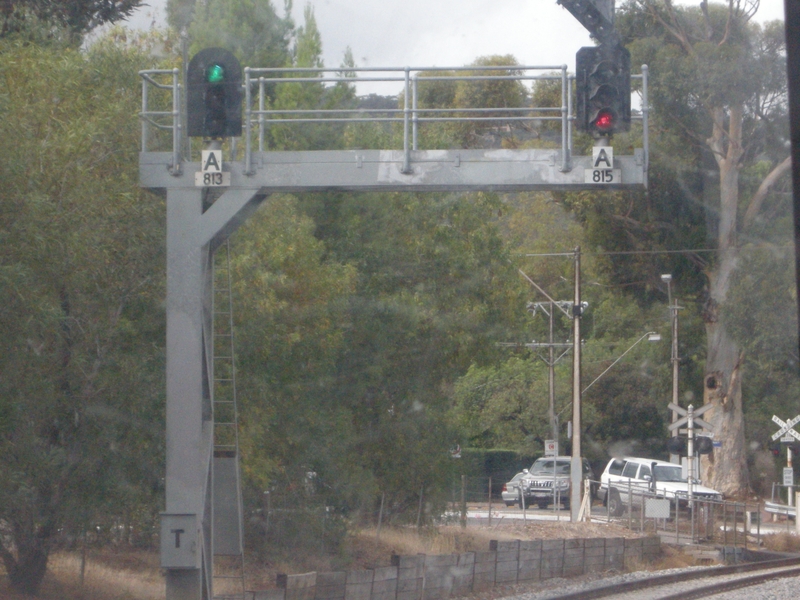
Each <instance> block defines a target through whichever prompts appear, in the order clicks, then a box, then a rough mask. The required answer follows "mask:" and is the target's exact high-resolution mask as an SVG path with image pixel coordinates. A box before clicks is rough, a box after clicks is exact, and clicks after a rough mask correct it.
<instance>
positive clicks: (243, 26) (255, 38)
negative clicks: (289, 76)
mask: <svg viewBox="0 0 800 600" xmlns="http://www.w3.org/2000/svg"><path fill="white" fill-rule="evenodd" d="M176 10H177V8H176ZM180 14H181V15H183V16H180V17H177V16H176V19H178V20H179V19H185V18H186V16H185V13H184V12H181V13H180ZM293 30H294V24H293V23H292V21H291V19H290V17H289V15H288V13H287V15H286V16H285V17H284V18H280V17H278V15H277V14H276V12H275V8H274V7H273V5H272V2H270V0H208V2H204V3H202V4H198V5H197V6H195V8H194V20H193V21H192V23H191V26H190V27H189V29H188V31H189V39H190V41H191V47H190V49H189V53H190V55H194V54H196V53H197V52H199V51H200V50H202V49H203V48H211V47H221V48H225V49H226V50H230V51H231V52H233V53H234V54H235V55H236V58H238V59H239V62H241V63H242V66H253V67H283V66H285V65H286V63H287V61H288V57H289V40H290V37H291V35H292V33H293Z"/></svg>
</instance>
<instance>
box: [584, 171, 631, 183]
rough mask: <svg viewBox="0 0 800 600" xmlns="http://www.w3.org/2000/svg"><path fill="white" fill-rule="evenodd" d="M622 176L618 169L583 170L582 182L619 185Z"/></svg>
mask: <svg viewBox="0 0 800 600" xmlns="http://www.w3.org/2000/svg"><path fill="white" fill-rule="evenodd" d="M621 181H622V175H621V171H620V169H585V170H584V182H585V183H596V184H600V185H602V184H604V183H620V182H621Z"/></svg>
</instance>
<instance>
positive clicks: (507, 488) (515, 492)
mask: <svg viewBox="0 0 800 600" xmlns="http://www.w3.org/2000/svg"><path fill="white" fill-rule="evenodd" d="M527 472H528V469H524V470H522V471H520V472H519V473H517V474H516V475H514V477H513V478H512V479H511V481H509V482H508V483H504V484H503V491H502V492H501V496H502V497H503V502H505V503H506V506H514V505H515V504H516V503H517V502H519V483H520V479H522V478H523V477H524V476H525V474H526V473H527Z"/></svg>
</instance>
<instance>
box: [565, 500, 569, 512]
mask: <svg viewBox="0 0 800 600" xmlns="http://www.w3.org/2000/svg"><path fill="white" fill-rule="evenodd" d="M564 510H569V500H564Z"/></svg>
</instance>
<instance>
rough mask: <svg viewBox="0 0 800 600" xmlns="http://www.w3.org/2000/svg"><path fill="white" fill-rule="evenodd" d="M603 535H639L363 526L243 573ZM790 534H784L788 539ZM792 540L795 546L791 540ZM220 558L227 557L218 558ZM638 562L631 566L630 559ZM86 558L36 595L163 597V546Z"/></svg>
mask: <svg viewBox="0 0 800 600" xmlns="http://www.w3.org/2000/svg"><path fill="white" fill-rule="evenodd" d="M598 536H610V537H633V536H635V534H632V532H630V531H628V530H627V529H622V528H620V529H617V528H615V527H614V526H608V525H598V524H593V523H581V524H575V525H573V524H570V523H555V522H551V523H547V522H536V523H534V522H528V523H527V524H522V523H521V522H519V523H514V524H502V523H501V524H499V525H497V526H493V527H491V528H489V527H469V528H465V529H462V528H461V527H458V526H443V527H439V528H437V529H422V530H420V531H417V530H416V529H415V528H391V527H383V528H382V529H381V531H380V536H379V535H378V532H377V530H376V529H374V528H372V529H362V530H359V531H356V532H354V533H353V534H351V535H350V536H349V537H348V539H347V543H346V547H345V548H344V549H343V551H342V552H341V553H340V555H337V556H320V555H316V556H315V555H297V554H294V555H293V556H292V560H291V561H290V560H288V559H286V558H282V559H281V558H275V557H273V558H272V559H270V558H258V557H256V556H250V555H249V556H248V561H247V565H246V569H245V572H246V574H247V582H246V588H247V589H249V590H252V589H262V590H263V589H268V588H272V587H274V586H275V579H276V575H277V574H278V573H290V574H296V573H306V572H309V571H319V572H324V571H340V570H349V569H368V568H375V567H384V566H388V565H389V564H390V558H391V555H392V554H401V555H413V554H452V553H457V552H469V551H476V550H488V549H489V541H490V540H513V539H555V538H573V537H579V538H588V537H598ZM766 537H767V538H775V539H774V540H772V543H773V545H774V549H778V548H780V549H782V551H789V548H791V547H794V548H797V547H798V546H800V539H798V538H796V537H794V536H791V535H788V534H786V535H783V534H781V535H776V536H766ZM783 538H786V539H783ZM793 544H794V546H793ZM217 562H218V564H219V563H221V561H217ZM690 564H694V563H693V562H692V559H691V557H686V556H684V555H682V554H681V553H679V552H677V551H672V550H671V549H669V548H668V547H666V546H664V555H663V556H662V559H661V560H660V561H659V562H658V563H655V564H649V565H641V568H646V569H648V570H657V569H664V568H671V567H679V566H688V565H690ZM629 566H630V567H633V565H629ZM80 570H81V561H80V555H79V554H78V553H65V552H59V553H56V554H54V555H53V556H52V557H51V560H50V564H49V568H48V573H47V575H46V577H45V580H44V583H43V585H42V589H41V592H40V594H39V596H38V597H37V600H163V598H164V594H165V586H164V579H163V576H162V574H161V570H160V568H159V557H158V553H157V552H141V551H133V550H131V551H125V552H122V551H115V550H110V549H107V550H99V551H93V552H90V553H89V554H88V556H87V563H86V570H85V573H84V581H83V585H81V581H80ZM0 598H2V600H29V599H27V598H24V597H23V596H20V595H15V594H13V593H12V592H11V591H10V589H9V588H8V583H7V580H6V578H5V577H4V574H3V570H2V566H1V563H0Z"/></svg>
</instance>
